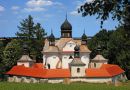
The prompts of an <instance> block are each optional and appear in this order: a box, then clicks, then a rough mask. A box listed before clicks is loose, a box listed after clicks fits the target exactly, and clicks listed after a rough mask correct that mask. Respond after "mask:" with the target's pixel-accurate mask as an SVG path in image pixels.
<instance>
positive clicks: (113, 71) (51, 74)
mask: <svg viewBox="0 0 130 90" xmlns="http://www.w3.org/2000/svg"><path fill="white" fill-rule="evenodd" d="M123 72H124V70H122V69H121V68H120V67H119V66H118V65H110V64H103V65H102V67H101V68H99V69H92V68H90V69H86V76H87V77H112V76H115V75H119V74H121V73H123ZM6 74H9V75H18V76H30V77H38V78H66V77H71V75H70V70H69V69H44V68H43V65H42V64H40V63H39V64H35V65H34V66H33V67H30V68H28V67H24V66H23V65H21V66H14V67H13V68H12V69H11V70H10V71H8V72H7V73H6Z"/></svg>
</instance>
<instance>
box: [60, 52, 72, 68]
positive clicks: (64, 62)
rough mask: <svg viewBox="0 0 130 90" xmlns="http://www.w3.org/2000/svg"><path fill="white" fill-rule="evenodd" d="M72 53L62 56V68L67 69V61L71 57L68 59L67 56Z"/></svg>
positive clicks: (70, 60)
mask: <svg viewBox="0 0 130 90" xmlns="http://www.w3.org/2000/svg"><path fill="white" fill-rule="evenodd" d="M70 56H72V57H73V55H71V54H70V55H63V56H62V68H63V69H68V68H69V63H70V62H72V60H73V59H69V57H70Z"/></svg>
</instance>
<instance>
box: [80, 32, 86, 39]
mask: <svg viewBox="0 0 130 90" xmlns="http://www.w3.org/2000/svg"><path fill="white" fill-rule="evenodd" d="M81 39H82V40H87V35H86V34H85V30H84V33H83V35H82V37H81Z"/></svg>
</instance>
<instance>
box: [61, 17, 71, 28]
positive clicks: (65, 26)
mask: <svg viewBox="0 0 130 90" xmlns="http://www.w3.org/2000/svg"><path fill="white" fill-rule="evenodd" d="M61 30H72V26H71V24H70V23H69V21H68V20H67V15H66V19H65V21H64V22H63V24H62V25H61Z"/></svg>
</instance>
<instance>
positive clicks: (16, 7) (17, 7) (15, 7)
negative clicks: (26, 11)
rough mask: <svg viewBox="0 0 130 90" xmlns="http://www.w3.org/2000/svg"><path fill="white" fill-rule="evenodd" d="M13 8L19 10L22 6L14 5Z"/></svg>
mask: <svg viewBox="0 0 130 90" xmlns="http://www.w3.org/2000/svg"><path fill="white" fill-rule="evenodd" d="M11 9H12V10H14V11H15V10H19V9H20V7H19V6H12V7H11Z"/></svg>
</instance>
